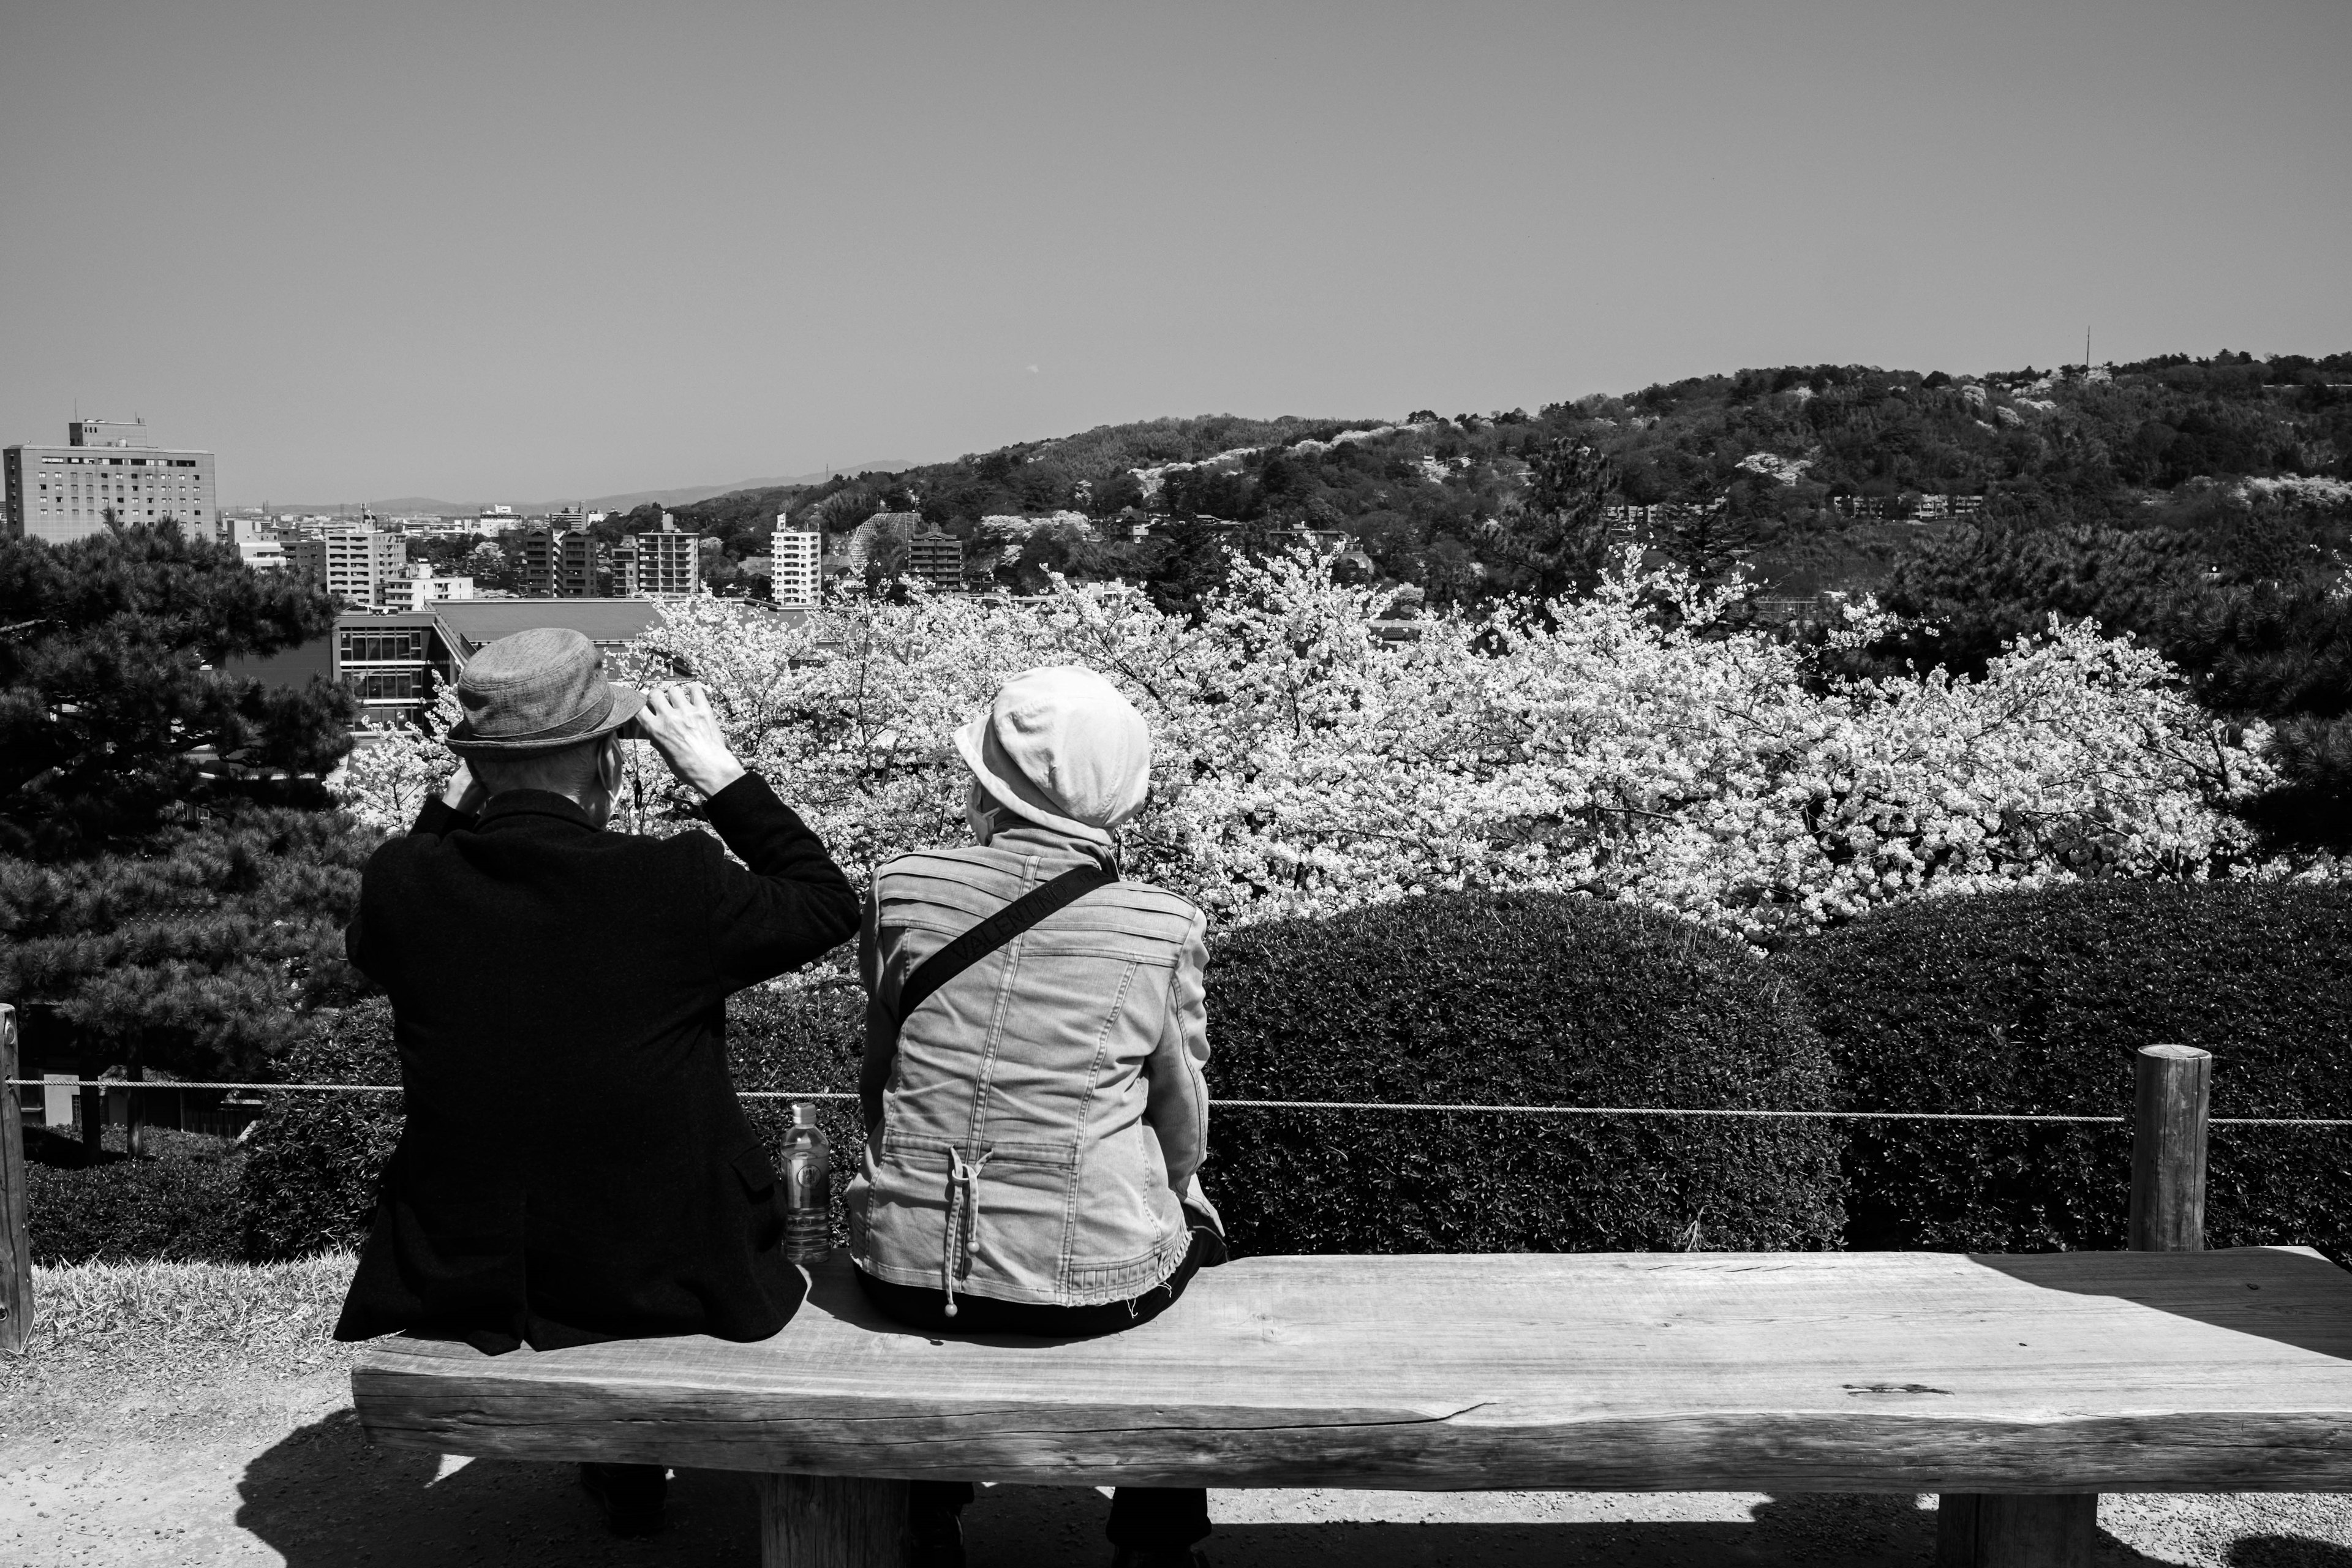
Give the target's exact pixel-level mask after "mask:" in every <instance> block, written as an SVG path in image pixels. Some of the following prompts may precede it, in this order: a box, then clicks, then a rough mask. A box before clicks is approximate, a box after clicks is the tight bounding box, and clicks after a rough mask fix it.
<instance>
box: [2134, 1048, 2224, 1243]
mask: <svg viewBox="0 0 2352 1568" xmlns="http://www.w3.org/2000/svg"><path fill="white" fill-rule="evenodd" d="M2212 1079H2213V1057H2212V1053H2210V1051H2200V1050H2199V1049H2198V1048H2197V1047H2194V1046H2142V1047H2140V1049H2139V1054H2138V1056H2137V1057H2136V1058H2134V1059H2133V1062H2132V1177H2131V1229H2130V1231H2129V1237H2130V1240H2129V1241H2128V1243H2127V1244H2126V1245H2128V1246H2129V1247H2130V1248H2131V1249H2132V1250H2133V1251H2134V1252H2202V1251H2203V1250H2204V1249H2205V1110H2206V1103H2207V1100H2208V1099H2209V1098H2210V1092H2211V1089H2212Z"/></svg>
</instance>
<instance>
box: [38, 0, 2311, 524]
mask: <svg viewBox="0 0 2352 1568" xmlns="http://www.w3.org/2000/svg"><path fill="white" fill-rule="evenodd" d="M2347 81H2352V4H2347V3H2345V0H2305V3H2271V0H2228V3H2226V4H2223V3H2218V0H2217V3H2209V4H2204V5H2180V4H2169V3H2164V0H2098V3H2071V4H2070V3H2066V0H2035V3H2031V4H2014V3H2010V0H1977V3H1974V4H1966V5H1960V4H1948V5H1926V4H1908V3H1901V0H1874V3H1868V4H1829V3H1790V4H1776V3H1764V0H1758V3H1748V4H1685V3H1677V0H1638V3H1628V4H1623V5H1570V4H1550V5H1538V4H1521V5H1510V4H1485V3H1481V0H1451V3H1448V4H1444V5H1437V4H1428V3H1423V4H1417V5H1395V4H1380V3H1375V0H1357V3H1354V4H1334V5H1306V4H1289V5H1285V4H1266V3H1260V4H1252V5H1231V6H1226V5H1209V4H1200V3H1196V0H1186V3H1184V4H1179V5H1150V6H1145V5H1128V4H1116V3H1111V0H1092V3H1089V4H1071V5H1044V4H1038V5H989V4H982V3H972V0H963V3H959V4H952V5H948V4H941V5H893V4H887V3H876V0H862V3H858V4H841V5H826V6H811V5H796V4H793V3H791V0H662V3H661V4H657V5H646V4H641V3H631V4H625V5H624V4H616V3H612V0H562V3H550V4H507V3H499V0H465V3H463V4H458V3H448V0H397V3H393V4H386V3H383V0H364V3H362V0H5V4H0V241H4V242H5V246H4V247H0V257H5V273H0V277H4V278H5V288H0V442H5V441H21V440H28V439H29V440H55V439H61V438H62V437H63V435H64V426H65V423H66V421H67V420H68V418H69V417H71V416H72V414H73V411H74V408H75V406H76V404H77V401H79V406H80V408H81V409H82V410H83V411H84V412H86V413H98V414H105V415H108V416H118V417H119V416H128V415H131V414H133V413H137V414H142V415H144V416H146V418H147V420H148V421H149V423H150V424H151V425H152V426H155V427H156V429H157V432H158V434H159V435H160V436H161V437H163V440H164V441H165V442H166V443H167V444H174V445H186V446H197V447H210V448H213V449H214V450H215V451H216V452H217V453H218V454H219V474H220V487H221V495H222V499H223V500H225V501H228V502H231V503H236V502H251V501H258V500H263V499H265V498H275V499H280V500H299V501H305V502H322V501H331V500H362V499H373V498H382V497H385V496H392V495H404V494H430V495H438V496H444V497H448V498H451V499H458V500H498V499H501V498H511V499H518V500H542V499H555V498H561V497H564V496H569V495H582V496H584V495H593V494H598V493H603V492H608V491H614V490H625V489H648V488H656V487H664V486H684V485H692V484H715V483H720V482H725V481H730V480H733V479H741V478H750V477H752V476H759V475H772V474H787V473H797V472H803V471H807V470H811V469H814V468H822V467H824V466H826V465H828V464H835V465H838V464H845V463H851V462H855V461H857V460H860V459H866V458H877V457H902V458H942V457H949V456H952V455H954V454H956V453H958V452H964V451H976V450H982V449H985V448H987V447H992V446H996V445H1000V444H1002V443H1003V442H1006V441H1010V440H1015V439H1022V438H1030V437H1043V436H1050V435H1056V434H1063V433H1066V432H1069V431H1073V430H1078V429H1084V428H1087V427H1088V426H1095V425H1099V424H1105V423H1111V422H1116V421H1122V420H1128V419H1136V418H1144V417H1150V416H1158V415H1168V414H1201V413H1212V412H1233V413H1240V414H1251V415H1276V414H1286V413H1288V414H1303V415H1317V416H1359V415H1360V416H1388V417H1396V416H1402V415H1404V414H1406V413H1408V412H1410V411H1411V410H1413V409H1416V408H1423V407H1429V408H1434V409H1436V410H1438V411H1439V412H1441V413H1447V414H1452V413H1458V412H1463V411H1465V410H1479V411H1484V410H1491V409H1496V408H1508V407H1512V406H1517V405H1525V406H1527V407H1529V408H1533V407H1535V406H1536V405H1539V404H1542V403H1547V402H1551V401H1555V400H1558V399H1559V398H1563V397H1572V396H1576V395H1581V394H1583V393H1586V392H1591V391H1596V390H1630V389H1632V388H1635V387H1638V386H1641V385H1643V384H1648V383H1650V382H1654V381H1662V380H1671V379H1673V378H1675V377H1677V376H1683V375H1690V374H1702V373H1706V372H1710V371H1717V370H1729V369H1736V368H1738V367H1739V366H1742V365H1761V364H1777V363H1812V362H1816V361H1837V362H1848V363H1874V364H1882V365H1888V366H1897V365H1899V366H1908V367H1911V368H1916V369H1921V370H1926V369H1932V368H1942V369H1945V370H1948V371H1954V372H1958V371H1966V370H1983V369H1991V368H2014V367H2017V366H2020V365H2022V364H2025V363H2033V364H2036V365H2047V364H2050V363H2054V362H2058V361H2060V360H2063V359H2073V358H2075V357H2078V356H2079V355H2080V353H2081V351H2082V337H2083V331H2084V326H2085V325H2088V326H2090V327H2091V329H2092V330H2093V332H2094V334H2095V337H2094V342H2093V350H2094V353H2095V356H2096V357H2098V358H2100V359H2103V360H2104V359H2108V358H2129V357H2135V356H2141V355H2146V354H2149V353H2161V352H2168V351H2179V352H2186V353H2213V352H2215V351H2217V350H2220V349H2222V348H2231V349H2250V350H2252V351H2254V352H2256V353H2279V352H2300V353H2327V352H2334V351H2340V350H2346V349H2352V286H2347V280H2352V155H2347V154H2352V92H2347V90H2346V84H2347Z"/></svg>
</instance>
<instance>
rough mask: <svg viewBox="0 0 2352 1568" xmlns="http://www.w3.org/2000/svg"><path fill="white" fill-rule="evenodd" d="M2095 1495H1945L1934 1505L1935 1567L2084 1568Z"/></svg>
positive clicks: (2093, 1531) (2094, 1531) (2092, 1534)
mask: <svg viewBox="0 0 2352 1568" xmlns="http://www.w3.org/2000/svg"><path fill="white" fill-rule="evenodd" d="M2098 1533H2099V1498H2098V1494H2097V1493H2096V1492H2074V1493H2061V1494H2059V1495H2057V1496H2054V1497H2042V1496H2036V1495H2031V1494H2028V1493H2024V1492H1946V1493H1945V1494H1944V1495H1943V1496H1942V1497H1941V1498H1939V1499H1937V1502H1936V1568H2088V1564H2089V1563H2090V1561H2091V1542H2092V1541H2093V1540H2095V1538H2096V1537H2097V1535H2098Z"/></svg>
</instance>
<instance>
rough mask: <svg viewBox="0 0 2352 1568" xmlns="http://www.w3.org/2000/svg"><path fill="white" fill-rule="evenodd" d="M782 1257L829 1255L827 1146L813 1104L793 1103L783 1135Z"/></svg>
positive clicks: (807, 1259)
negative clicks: (789, 1129)
mask: <svg viewBox="0 0 2352 1568" xmlns="http://www.w3.org/2000/svg"><path fill="white" fill-rule="evenodd" d="M783 1184H784V1256H785V1257H786V1258H791V1259H792V1260H793V1262H794V1263H822V1262H824V1260H825V1259H826V1258H829V1257H831V1256H832V1255H833V1147H832V1145H831V1144H830V1143H828V1142H826V1141H825V1136H824V1131H823V1130H822V1129H820V1128H819V1127H818V1126H817V1124H816V1107H815V1106H814V1105H811V1104H809V1103H808V1102H807V1101H806V1100H796V1101H794V1102H793V1127H792V1131H789V1132H787V1133H785V1134H784V1169H783Z"/></svg>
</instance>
